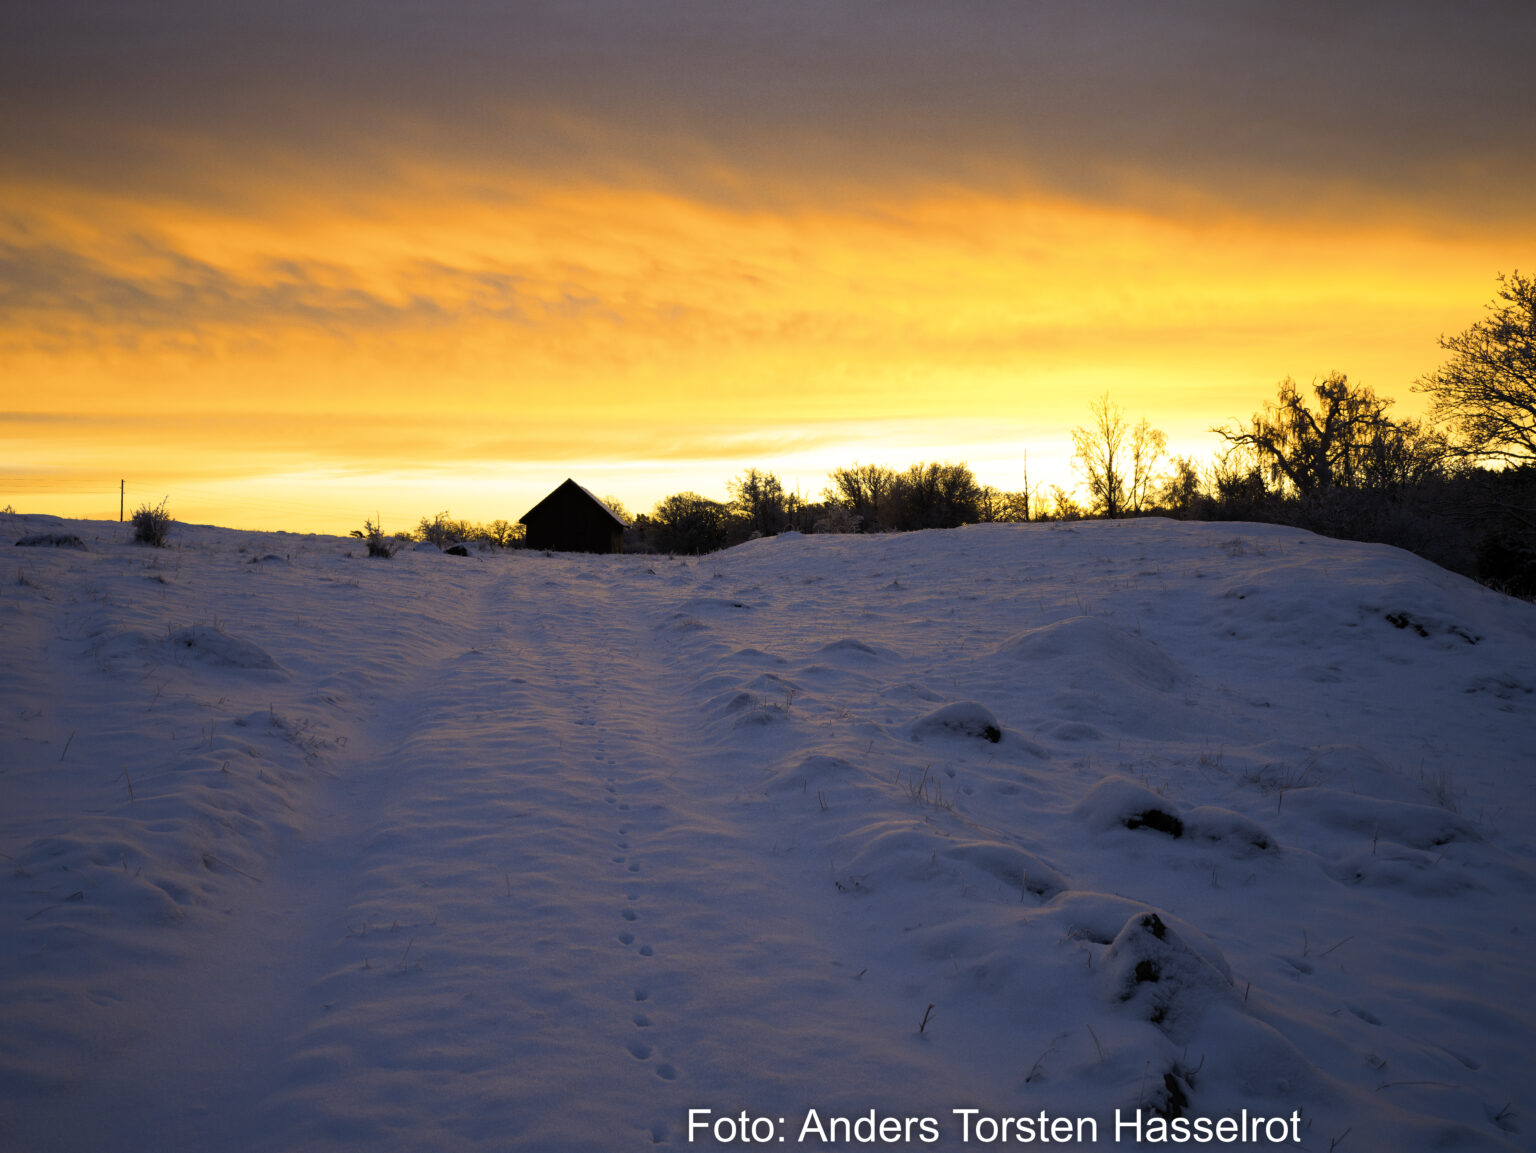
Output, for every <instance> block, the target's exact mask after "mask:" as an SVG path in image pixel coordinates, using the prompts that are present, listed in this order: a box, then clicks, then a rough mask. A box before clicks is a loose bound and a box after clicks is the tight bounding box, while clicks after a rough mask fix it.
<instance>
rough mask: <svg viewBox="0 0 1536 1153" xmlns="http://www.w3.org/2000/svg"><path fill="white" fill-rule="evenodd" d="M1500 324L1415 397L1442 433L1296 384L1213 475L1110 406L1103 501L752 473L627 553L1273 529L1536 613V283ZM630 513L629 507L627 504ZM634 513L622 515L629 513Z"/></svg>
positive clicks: (1458, 339) (962, 475) (1082, 452)
mask: <svg viewBox="0 0 1536 1153" xmlns="http://www.w3.org/2000/svg"><path fill="white" fill-rule="evenodd" d="M1499 283H1500V288H1499V291H1498V296H1497V299H1496V300H1495V301H1494V303H1492V304H1490V305H1489V306H1488V316H1487V317H1485V318H1484V319H1483V320H1481V321H1478V322H1477V323H1475V324H1473V325H1472V326H1471V327H1470V328H1468V329H1467V330H1466V331H1465V332H1462V333H1460V334H1458V335H1456V336H1453V337H1449V338H1447V337H1442V338H1441V340H1440V346H1441V348H1443V349H1444V350H1446V351H1447V352H1448V353H1450V358H1449V359H1448V360H1447V362H1446V363H1445V364H1444V365H1442V366H1441V367H1440V368H1439V369H1437V370H1436V371H1435V372H1433V373H1430V374H1428V375H1426V376H1423V377H1421V378H1419V380H1417V381H1416V382H1414V385H1413V388H1414V390H1415V391H1417V392H1422V393H1426V394H1428V395H1429V397H1430V398H1431V401H1432V403H1431V408H1430V412H1429V417H1428V419H1427V420H1424V421H1420V420H1414V419H1398V418H1394V417H1393V416H1392V415H1391V414H1390V411H1389V410H1390V408H1391V407H1392V404H1393V401H1392V400H1391V399H1390V398H1387V397H1382V396H1378V395H1377V394H1376V393H1375V392H1374V390H1372V389H1371V388H1369V387H1367V386H1364V385H1359V384H1355V383H1352V382H1351V381H1350V380H1349V378H1348V376H1347V375H1346V374H1344V373H1340V372H1334V373H1330V374H1328V375H1327V376H1326V377H1324V378H1323V379H1322V380H1318V381H1314V382H1313V383H1312V384H1311V386H1310V387H1309V388H1305V389H1304V388H1302V387H1301V386H1299V385H1297V384H1296V383H1295V381H1293V380H1291V379H1289V378H1287V379H1285V380H1282V381H1281V382H1280V383H1279V385H1278V387H1277V390H1276V396H1275V399H1274V400H1273V401H1271V402H1268V403H1266V404H1265V405H1264V407H1263V408H1262V409H1261V410H1260V411H1258V412H1256V413H1254V414H1253V415H1252V417H1251V418H1249V419H1248V420H1247V421H1234V422H1231V423H1229V424H1227V425H1224V426H1219V427H1216V428H1213V429H1212V430H1211V431H1212V432H1214V433H1215V434H1217V436H1219V437H1220V438H1221V442H1222V443H1221V448H1220V449H1219V451H1218V452H1217V453H1216V454H1215V456H1214V457H1213V458H1212V459H1211V460H1210V461H1208V462H1203V463H1202V462H1197V461H1195V460H1193V459H1191V458H1189V457H1183V456H1173V457H1170V456H1168V454H1167V438H1166V437H1165V436H1164V434H1163V433H1162V432H1161V431H1160V430H1158V429H1156V428H1153V427H1152V426H1151V425H1150V424H1149V422H1148V421H1147V419H1146V418H1145V417H1142V418H1141V419H1139V420H1138V421H1136V422H1134V423H1132V422H1131V421H1130V420H1129V419H1128V418H1127V416H1126V414H1125V413H1124V411H1123V410H1122V409H1121V408H1120V407H1119V406H1118V405H1116V404H1114V403H1113V402H1112V401H1111V400H1110V398H1109V397H1108V396H1107V395H1105V396H1102V397H1100V398H1098V399H1097V400H1095V401H1094V402H1093V403H1092V404H1091V405H1090V416H1091V419H1090V420H1089V422H1088V423H1086V424H1085V425H1082V426H1080V427H1078V428H1076V429H1074V430H1073V432H1072V442H1073V465H1074V469H1075V470H1076V472H1077V474H1078V476H1079V478H1080V480H1081V482H1082V484H1081V490H1082V491H1083V492H1084V493H1085V494H1086V496H1087V502H1086V504H1084V503H1080V502H1079V501H1078V499H1077V497H1076V496H1075V495H1074V493H1072V492H1069V491H1067V490H1065V489H1063V488H1062V487H1061V486H1059V485H1052V486H1049V487H1048V488H1031V487H1030V486H1029V485H1028V483H1027V481H1026V484H1025V486H1024V488H1023V489H1021V490H1020V491H1017V492H1003V491H999V490H997V489H994V488H992V487H991V486H989V485H983V484H980V483H978V482H977V480H976V478H975V476H974V475H973V474H972V472H971V470H970V468H969V467H968V466H967V465H966V464H964V463H963V462H962V463H950V462H944V463H928V462H923V463H918V464H914V465H911V466H909V467H908V468H906V469H904V470H900V471H898V470H897V469H894V468H890V467H888V466H885V465H879V464H859V463H854V464H852V465H849V466H846V467H839V468H835V469H833V470H832V471H831V472H830V473H829V474H828V484H827V486H826V487H825V489H824V490H823V491H822V492H821V493H820V494H819V496H818V497H817V498H815V499H806V498H804V497H802V496H801V495H800V494H799V493H791V492H786V491H785V489H784V487H783V485H782V483H781V482H780V480H779V478H778V477H777V476H775V475H774V474H773V473H772V472H770V471H767V470H763V469H757V468H749V469H747V470H746V471H745V472H744V473H742V474H741V475H740V476H738V477H736V478H735V479H734V480H732V481H730V482H728V484H727V490H728V492H729V499H727V500H725V501H715V500H711V499H709V498H707V497H704V496H700V495H699V494H698V493H695V492H684V493H676V494H673V495H671V496H668V497H666V498H664V499H663V500H662V501H660V502H659V503H658V504H657V505H656V507H655V508H654V509H653V510H652V511H651V512H650V513H648V514H640V515H638V516H635V517H634V518H633V519H632V521H631V528H630V530H629V533H628V534H627V535H626V547H627V548H633V549H636V550H639V551H661V552H671V553H690V554H692V553H704V552H710V551H713V550H715V549H720V548H725V547H728V546H730V545H733V544H737V543H740V542H741V541H744V540H748V539H751V538H752V537H755V536H772V535H774V534H777V533H782V532H785V531H790V530H793V531H797V532H802V533H822V532H842V533H846V532H893V531H896V532H899V531H908V530H913V529H923V528H953V527H958V526H960V525H964V524H976V523H983V522H988V521H1036V520H1073V519H1079V518H1083V517H1106V518H1120V517H1128V516H1147V515H1157V516H1170V517H1177V518H1180V519H1197V520H1259V521H1268V522H1273V523H1283V524H1292V525H1296V526H1298V527H1302V528H1307V529H1310V530H1312V531H1316V532H1320V533H1323V534H1325V535H1330V536H1338V537H1344V538H1348V539H1355V540H1367V541H1378V542H1382V543H1387V544H1393V545H1397V546H1399V547H1403V548H1408V549H1411V550H1413V551H1415V552H1417V553H1420V554H1421V555H1423V556H1426V557H1428V558H1429V559H1431V560H1433V561H1435V562H1436V563H1438V564H1441V565H1443V566H1445V567H1447V568H1450V569H1453V570H1456V571H1459V572H1463V573H1465V574H1467V575H1469V576H1472V577H1475V578H1477V579H1480V580H1483V581H1485V582H1487V583H1490V584H1493V585H1495V586H1496V587H1501V588H1504V589H1505V590H1506V591H1509V592H1511V593H1514V594H1516V595H1521V596H1527V597H1530V596H1536V278H1532V277H1525V276H1522V275H1520V273H1519V272H1518V271H1517V272H1515V273H1513V274H1511V275H1510V276H1508V277H1504V276H1500V277H1499ZM614 503H616V502H614ZM621 511H622V510H621Z"/></svg>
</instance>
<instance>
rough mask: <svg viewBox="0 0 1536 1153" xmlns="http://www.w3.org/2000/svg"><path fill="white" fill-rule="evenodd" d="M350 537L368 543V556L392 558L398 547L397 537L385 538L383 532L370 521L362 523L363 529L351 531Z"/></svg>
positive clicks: (398, 539) (398, 540)
mask: <svg viewBox="0 0 1536 1153" xmlns="http://www.w3.org/2000/svg"><path fill="white" fill-rule="evenodd" d="M352 535H353V536H355V537H359V538H361V539H362V540H364V541H366V542H367V543H368V555H369V556H382V557H392V556H394V555H395V550H396V549H398V548H399V547H400V538H399V537H398V536H395V537H387V536H385V535H384V530H383V529H382V528H380V527H379V526H378V525H376V524H374V523H373V521H371V520H365V521H363V527H362V528H355V529H353V530H352Z"/></svg>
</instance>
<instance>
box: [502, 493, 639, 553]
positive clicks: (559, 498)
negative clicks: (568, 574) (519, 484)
mask: <svg viewBox="0 0 1536 1153" xmlns="http://www.w3.org/2000/svg"><path fill="white" fill-rule="evenodd" d="M523 526H524V527H525V528H526V529H527V530H528V531H527V535H526V536H525V537H524V538H523V541H524V543H525V544H526V545H527V546H528V547H529V548H541V549H549V550H550V551H552V552H623V551H624V530H625V529H626V528H628V527H629V526H628V525H626V524H625V523H624V521H623V520H621V519H620V518H619V517H618V515H617V514H616V513H615V512H614V511H613V510H612V509H611V508H609V507H608V506H607V505H605V504H604V503H603V502H602V501H600V500H598V499H597V497H595V496H593V495H592V494H591V493H590V492H588V491H587V490H586V489H584V488H582V487H581V485H579V484H577V483H576V482H575V481H574V480H569V479H568V480H566V482H565V483H564V484H562V485H561V486H560V487H559V488H557V489H555V491H554V492H552V493H550V494H549V495H548V496H546V497H545V498H544V499H543V500H541V501H539V503H538V504H536V505H534V506H533V507H532V508H531V509H529V510H528V511H527V512H525V513H523Z"/></svg>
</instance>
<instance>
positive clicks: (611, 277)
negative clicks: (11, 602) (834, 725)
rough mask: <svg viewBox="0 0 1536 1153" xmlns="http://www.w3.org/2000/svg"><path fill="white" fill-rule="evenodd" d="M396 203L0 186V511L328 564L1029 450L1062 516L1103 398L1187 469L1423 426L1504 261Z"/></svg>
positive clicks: (1103, 222) (953, 216)
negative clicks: (569, 479) (129, 524)
mask: <svg viewBox="0 0 1536 1153" xmlns="http://www.w3.org/2000/svg"><path fill="white" fill-rule="evenodd" d="M400 173H401V175H399V177H398V179H397V181H396V182H395V183H392V184H387V185H378V186H370V185H367V184H365V183H362V182H358V183H356V184H354V185H350V186H347V187H345V188H341V189H338V188H337V187H336V186H334V184H332V185H327V186H325V187H323V188H317V189H315V190H313V191H308V190H307V189H308V186H307V185H306V184H305V182H304V181H303V180H302V179H298V178H297V177H296V176H295V175H294V174H293V173H279V174H278V175H275V176H272V177H269V178H266V179H265V180H264V181H263V180H256V181H252V182H251V184H250V185H249V186H248V187H244V188H242V189H241V194H240V196H238V197H233V198H230V199H228V200H219V199H215V198H205V199H202V200H198V201H196V202H193V201H190V200H188V199H185V198H182V199H178V198H173V197H171V196H169V195H161V196H148V195H144V196H127V195H114V194H106V193H100V192H90V191H88V190H86V189H83V188H80V187H74V186H66V185H62V184H60V185H47V186H45V185H40V184H37V183H32V184H22V183H13V184H10V185H0V244H3V245H5V246H7V247H8V248H9V249H10V251H11V253H12V257H11V258H12V260H13V261H15V262H18V265H19V267H20V268H21V270H22V271H21V273H20V275H21V276H22V278H23V283H24V284H30V285H31V286H33V290H32V291H30V292H26V293H23V294H21V296H20V298H19V299H13V300H12V301H10V302H9V305H8V311H6V312H4V313H0V358H3V363H4V377H5V385H4V398H3V400H0V414H30V415H32V416H33V417H37V418H39V419H33V420H21V421H18V420H16V419H14V415H13V416H11V417H5V416H3V415H0V452H3V454H4V456H5V458H6V459H7V460H9V461H10V462H11V463H10V468H9V469H7V470H5V471H4V474H3V475H0V504H4V503H7V502H9V503H12V504H15V505H16V506H17V507H18V508H21V509H23V510H32V511H52V512H59V513H65V514H69V515H82V514H89V515H105V514H106V512H107V511H108V510H110V511H111V512H112V513H113V514H115V506H116V480H117V477H118V476H119V475H124V474H126V475H129V476H130V477H132V478H133V481H134V482H135V486H136V488H137V490H138V491H140V492H143V491H145V490H148V491H149V492H152V493H153V494H154V498H155V499H158V497H159V496H160V495H162V494H164V495H169V496H170V498H171V503H172V506H173V507H175V506H177V505H178V500H179V497H178V492H181V493H184V494H189V493H196V494H197V497H196V499H195V500H191V499H182V500H181V504H182V507H183V508H184V507H185V506H186V505H187V504H191V505H193V506H195V507H196V508H198V509H204V510H206V511H205V512H201V513H199V514H196V515H194V514H193V513H192V512H190V511H185V512H179V513H178V515H183V516H184V517H186V518H187V519H207V520H214V521H218V522H220V523H228V524H232V525H237V526H239V525H251V526H252V527H265V528H278V527H287V528H292V529H319V530H325V531H345V529H347V528H350V527H355V526H356V524H357V523H359V522H360V519H361V517H362V515H365V514H367V513H371V512H373V511H374V510H375V508H376V507H378V506H385V507H389V508H390V509H391V517H390V518H389V519H392V520H394V521H395V522H396V523H398V522H399V521H400V520H408V521H410V522H412V523H414V520H415V519H416V518H418V517H420V516H421V515H426V514H430V513H432V512H435V511H437V510H439V509H442V508H451V509H452V511H453V512H454V513H455V514H456V515H459V516H468V517H471V518H474V519H484V520H489V519H494V518H496V517H505V518H507V519H513V518H515V517H516V516H517V515H519V514H520V513H521V512H522V511H523V510H524V509H525V508H526V507H527V506H528V505H530V504H531V503H533V501H534V500H537V499H538V497H540V496H542V495H543V492H544V491H546V490H547V489H548V488H550V487H553V485H554V484H555V483H558V482H559V481H560V480H561V479H563V478H564V477H565V476H566V475H568V474H571V475H577V478H578V479H579V480H582V482H583V483H585V484H587V486H588V487H589V488H592V489H594V490H596V491H598V492H600V493H610V492H612V493H616V494H617V495H619V496H620V497H621V498H623V499H624V500H625V501H626V503H629V504H630V507H631V509H632V510H633V511H643V510H645V509H648V508H649V507H650V505H651V504H653V503H654V502H655V501H656V500H657V499H659V498H660V497H662V496H664V495H665V494H666V493H668V492H672V491H677V490H679V489H682V488H694V489H698V490H700V491H703V492H706V493H708V494H710V495H716V496H723V495H724V484H725V481H726V480H728V479H730V478H731V477H732V476H734V475H735V474H736V473H737V472H739V471H740V470H741V469H743V468H745V467H748V466H758V467H767V468H771V469H775V470H776V471H779V472H780V474H781V476H782V477H783V479H785V481H786V483H792V475H785V474H786V473H790V472H791V469H793V470H795V472H803V474H804V475H802V477H801V479H802V484H803V487H804V488H805V491H806V494H807V495H808V496H814V495H816V494H817V493H818V492H819V491H820V489H821V487H822V485H823V484H824V480H825V477H824V473H825V470H826V468H828V467H830V466H832V465H834V464H839V463H849V462H851V461H853V460H855V459H859V460H863V461H871V460H879V461H882V462H884V463H889V464H892V465H896V466H903V465H905V464H908V463H912V462H913V461H915V460H918V459H924V458H926V459H967V460H969V461H971V463H972V465H973V467H975V468H976V471H977V473H978V475H979V476H980V477H981V479H983V480H984V481H989V482H990V483H993V484H996V485H997V486H998V487H1001V488H1016V487H1018V485H1019V483H1020V478H1019V476H1018V473H1017V462H1018V460H1019V456H1020V454H1021V453H1022V452H1023V451H1025V450H1028V451H1029V453H1030V457H1031V479H1032V480H1041V479H1043V480H1047V481H1054V482H1057V483H1063V484H1070V483H1071V477H1070V475H1069V474H1068V473H1067V471H1066V468H1065V460H1066V456H1067V453H1068V451H1069V446H1068V444H1067V430H1068V429H1069V428H1070V427H1071V426H1073V425H1075V424H1079V423H1083V422H1084V421H1085V420H1086V419H1087V404H1088V401H1089V399H1090V398H1092V397H1094V396H1096V395H1098V394H1099V393H1102V392H1104V391H1106V390H1107V391H1108V392H1110V394H1111V395H1112V397H1113V399H1115V400H1116V401H1117V402H1118V403H1119V404H1121V405H1122V406H1123V407H1124V408H1125V409H1126V411H1127V412H1128V413H1129V414H1130V415H1132V416H1133V417H1135V416H1139V415H1141V414H1145V415H1146V416H1147V417H1148V418H1149V419H1150V420H1151V421H1152V422H1153V423H1154V424H1156V425H1158V426H1160V427H1162V428H1164V429H1166V430H1167V431H1168V432H1169V434H1170V438H1171V439H1172V441H1173V446H1174V447H1175V449H1177V450H1179V451H1184V452H1195V453H1198V454H1200V455H1205V454H1207V453H1208V452H1209V451H1210V449H1211V447H1212V446H1213V443H1214V442H1213V438H1210V437H1209V436H1204V435H1203V430H1205V429H1207V428H1208V427H1209V426H1210V425H1212V424H1219V423H1222V422H1224V421H1225V420H1227V419H1228V418H1231V417H1234V416H1242V415H1246V414H1247V413H1248V412H1251V411H1252V410H1253V409H1254V408H1255V407H1257V406H1258V405H1259V404H1260V403H1261V402H1262V401H1263V400H1265V399H1267V398H1269V397H1271V396H1272V395H1273V389H1274V383H1275V382H1276V381H1277V380H1279V379H1280V378H1281V377H1284V376H1287V375H1291V376H1295V377H1296V378H1298V379H1300V380H1306V379H1310V378H1311V377H1312V376H1314V375H1321V374H1323V373H1325V372H1328V371H1330V370H1333V369H1339V370H1342V371H1346V372H1348V373H1349V374H1350V375H1351V377H1352V378H1353V379H1356V380H1359V381H1361V382H1363V383H1366V384H1369V385H1372V386H1373V387H1375V388H1376V389H1377V390H1378V392H1380V393H1383V394H1385V395H1388V396H1393V397H1395V398H1396V399H1397V400H1398V404H1399V411H1404V412H1414V411H1418V410H1419V408H1420V407H1421V406H1419V405H1418V403H1417V400H1418V398H1416V397H1414V396H1413V395H1412V394H1411V393H1410V392H1409V384H1410V382H1411V381H1412V380H1413V379H1414V377H1416V376H1418V375H1419V374H1421V373H1423V372H1426V371H1429V370H1430V369H1432V368H1433V367H1434V366H1435V365H1436V364H1437V363H1438V361H1439V355H1440V354H1439V350H1438V348H1437V347H1436V344H1435V341H1436V338H1437V337H1438V336H1439V335H1440V334H1441V333H1442V332H1447V331H1455V330H1457V329H1459V328H1461V327H1463V326H1465V324H1467V323H1468V322H1470V321H1471V320H1472V319H1474V318H1475V317H1476V316H1477V315H1478V314H1479V312H1480V310H1481V307H1482V305H1483V304H1484V303H1485V302H1486V300H1487V299H1489V298H1490V296H1491V292H1492V288H1493V276H1494V274H1495V273H1496V272H1498V271H1500V270H1506V271H1507V270H1508V269H1509V268H1510V267H1513V266H1515V262H1512V260H1511V253H1512V252H1519V251H1522V250H1529V240H1530V239H1531V237H1530V236H1526V237H1519V238H1514V239H1513V240H1512V239H1511V238H1510V237H1509V236H1507V235H1502V236H1497V237H1495V236H1484V235H1478V234H1476V233H1466V234H1462V235H1457V236H1447V235H1443V234H1435V233H1431V232H1429V231H1428V230H1425V229H1422V228H1419V227H1416V226H1415V225H1414V224H1413V223H1412V222H1411V221H1409V220H1406V219H1402V218H1396V217H1389V216H1384V217H1383V218H1382V219H1380V220H1378V221H1377V222H1376V223H1374V224H1373V225H1371V226H1369V227H1367V226H1363V225H1361V224H1359V223H1358V220H1346V219H1329V218H1327V217H1320V218H1318V219H1310V220H1284V221H1272V220H1264V219H1258V218H1254V217H1248V216H1242V215H1239V214H1235V213H1226V214H1215V215H1207V216H1203V217H1202V216H1200V215H1197V214H1194V213H1186V214H1180V215H1171V214H1170V215H1163V216H1157V215H1153V214H1151V213H1150V212H1147V211H1137V210H1133V209H1129V208H1124V207H1118V208H1117V207H1110V206H1103V205H1090V204H1087V203H1079V202H1074V201H1071V200H1068V199H1064V198H1061V197H1051V196H1046V195H1044V194H1022V193H1020V194H1017V195H1007V196H1005V195H1000V194H984V193H981V192H978V191H975V190H968V189H964V188H950V187H945V186H942V185H939V184H935V185H934V186H932V187H930V188H928V189H926V190H922V191H918V192H914V191H913V190H911V189H908V190H905V191H904V192H903V193H901V194H900V195H898V194H896V193H888V194H883V195H882V194H880V193H879V192H878V190H867V189H866V190H865V194H864V195H863V196H861V197H859V198H857V199H854V198H849V197H841V198H833V197H824V196H823V197H818V195H816V192H815V190H814V189H808V190H806V191H805V192H804V193H803V195H802V198H801V199H799V200H798V201H794V202H787V201H786V199H785V197H784V196H783V195H782V194H780V195H779V196H778V197H776V199H775V202H774V203H773V205H772V206H771V207H769V206H766V205H756V206H754V205H752V204H751V203H750V202H744V203H740V204H723V203H720V202H718V201H711V200H708V199H705V198H702V197H688V196H685V195H683V194H681V193H679V192H675V191H674V192H663V191H658V190H655V189H647V188H645V187H618V186H611V185H604V184H599V183H593V182H586V183H552V182H548V181H539V180H535V179H533V178H531V177H526V176H524V177H517V176H516V175H515V174H504V175H498V176H497V177H496V178H495V179H494V180H492V179H490V178H489V177H487V176H484V175H483V174H482V175H477V174H475V173H472V172H448V171H445V170H443V169H441V168H432V167H429V166H425V165H417V166H414V167H413V166H405V165H402V166H401V168H400ZM42 418H46V419H42ZM64 418H68V419H64ZM984 462H990V463H984ZM989 469H993V470H995V474H994V475H988V471H989ZM1005 469H1006V472H1005V471H1004V470H1005ZM7 489H8V490H9V491H7ZM162 490H164V492H163V493H162ZM73 492H84V493H86V494H89V495H81V496H78V497H77V496H72V495H70V494H71V493H73ZM103 493H107V494H109V499H107V498H104V497H103V496H102V495H101V494H103ZM263 494H265V495H263ZM242 501H245V502H248V503H245V504H242V503H241V502H242ZM285 502H286V506H285ZM284 507H286V508H287V512H288V517H289V518H290V519H281V518H279V519H273V517H272V516H271V515H270V513H271V510H273V509H277V510H282V509H283V508H284ZM260 510H266V512H267V515H260Z"/></svg>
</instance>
